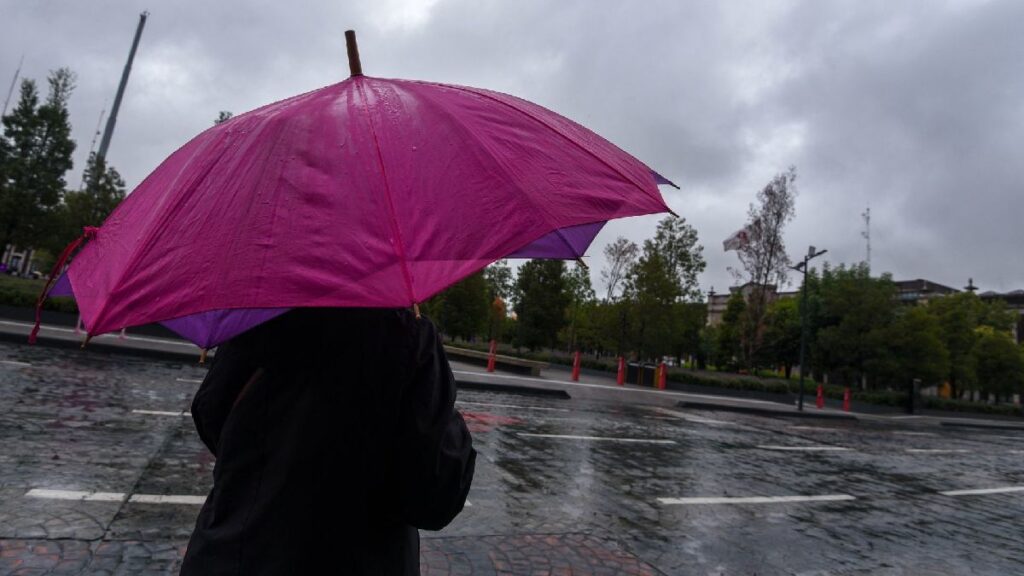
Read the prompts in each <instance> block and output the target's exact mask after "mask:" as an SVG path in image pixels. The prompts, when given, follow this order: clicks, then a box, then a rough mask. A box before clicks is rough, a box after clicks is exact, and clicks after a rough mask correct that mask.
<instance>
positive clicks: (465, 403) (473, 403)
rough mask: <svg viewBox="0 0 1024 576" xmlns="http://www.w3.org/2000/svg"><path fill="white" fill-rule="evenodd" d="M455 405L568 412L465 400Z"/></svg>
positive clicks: (556, 410) (561, 409)
mask: <svg viewBox="0 0 1024 576" xmlns="http://www.w3.org/2000/svg"><path fill="white" fill-rule="evenodd" d="M455 403H456V404H464V405H466V406H491V407H494V408H518V409H519V410H544V411H546V412H568V411H569V410H568V409H566V408H546V407H544V406H518V405H516V404H490V403H487V402H467V401H465V400H456V401H455Z"/></svg>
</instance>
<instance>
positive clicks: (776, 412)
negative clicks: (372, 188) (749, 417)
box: [676, 400, 859, 420]
mask: <svg viewBox="0 0 1024 576" xmlns="http://www.w3.org/2000/svg"><path fill="white" fill-rule="evenodd" d="M784 406H785V405H784V404H780V405H779V409H773V408H757V407H753V406H737V405H734V404H716V403H714V402H700V401H693V400H682V401H680V402H677V403H676V407H678V408H692V409H697V410H718V411H721V412H737V413H740V414H754V415H757V416H770V417H775V418H818V419H822V418H824V419H830V420H859V418H858V417H857V416H854V415H853V414H846V413H835V412H820V411H817V409H815V411H803V412H799V411H797V410H796V409H793V410H786V409H785V408H784Z"/></svg>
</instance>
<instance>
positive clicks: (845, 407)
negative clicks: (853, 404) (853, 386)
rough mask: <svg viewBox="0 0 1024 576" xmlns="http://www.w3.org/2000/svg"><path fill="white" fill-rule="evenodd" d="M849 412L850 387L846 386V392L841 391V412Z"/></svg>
mask: <svg viewBox="0 0 1024 576" xmlns="http://www.w3.org/2000/svg"><path fill="white" fill-rule="evenodd" d="M849 411H850V387H849V386H847V387H846V390H843V412H849Z"/></svg>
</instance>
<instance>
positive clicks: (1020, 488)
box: [939, 486, 1024, 496]
mask: <svg viewBox="0 0 1024 576" xmlns="http://www.w3.org/2000/svg"><path fill="white" fill-rule="evenodd" d="M1010 492H1024V486H1003V487H1002V488H980V489H976V490H949V491H946V492H939V494H942V495H943V496H977V495H983V494H1009V493H1010Z"/></svg>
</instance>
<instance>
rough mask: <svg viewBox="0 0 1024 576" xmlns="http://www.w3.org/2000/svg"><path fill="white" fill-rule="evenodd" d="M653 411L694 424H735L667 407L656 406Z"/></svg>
mask: <svg viewBox="0 0 1024 576" xmlns="http://www.w3.org/2000/svg"><path fill="white" fill-rule="evenodd" d="M654 411H655V412H660V413H662V414H668V415H669V416H672V417H673V418H678V419H682V420H686V421H687V422H693V423H695V424H712V425H724V426H736V425H737V424H736V423H735V422H726V421H725V420H712V419H711V418H701V417H700V416H691V415H690V414H686V413H685V412H679V411H678V410H669V409H668V408H661V407H656V408H654Z"/></svg>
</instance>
